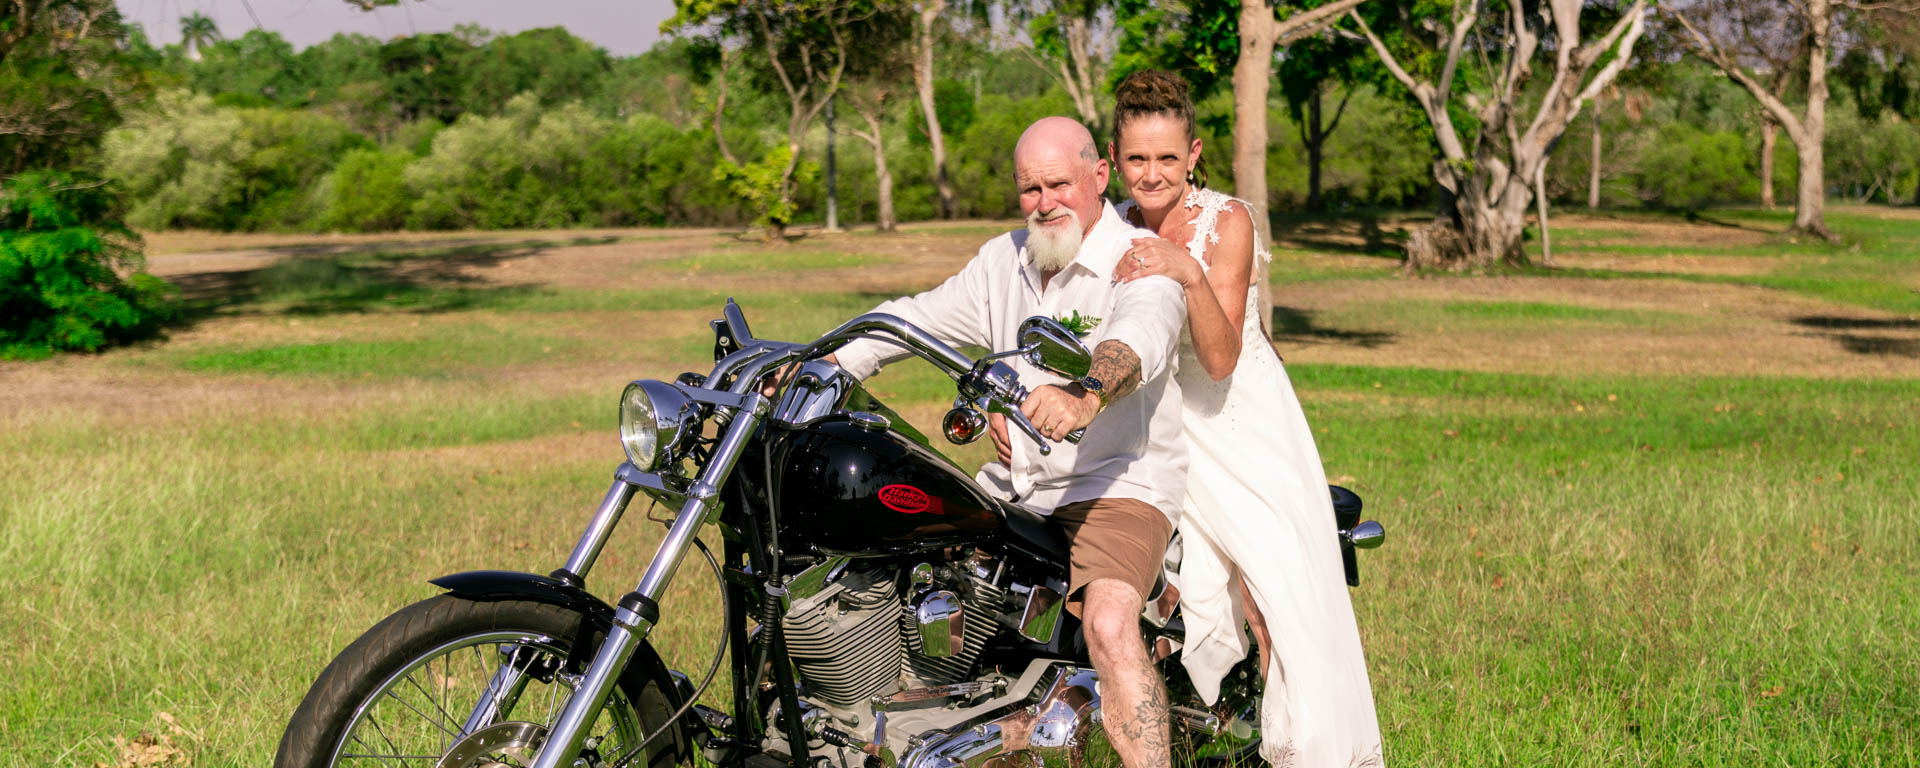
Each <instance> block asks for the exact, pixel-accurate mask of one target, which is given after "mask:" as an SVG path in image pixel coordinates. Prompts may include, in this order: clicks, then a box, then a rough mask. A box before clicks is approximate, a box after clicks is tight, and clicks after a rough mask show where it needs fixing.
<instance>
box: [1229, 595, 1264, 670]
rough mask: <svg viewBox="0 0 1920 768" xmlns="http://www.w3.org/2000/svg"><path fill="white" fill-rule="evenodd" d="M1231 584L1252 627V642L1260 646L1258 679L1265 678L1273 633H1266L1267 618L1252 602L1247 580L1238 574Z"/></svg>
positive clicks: (1258, 606) (1257, 605) (1256, 604)
mask: <svg viewBox="0 0 1920 768" xmlns="http://www.w3.org/2000/svg"><path fill="white" fill-rule="evenodd" d="M1233 584H1234V586H1235V587H1237V588H1239V590H1240V605H1242V606H1244V607H1245V609H1246V612H1247V623H1248V624H1251V625H1253V641H1254V643H1255V644H1257V645H1259V646H1260V679H1262V680H1264V679H1266V677H1267V659H1268V658H1269V657H1270V655H1271V654H1272V652H1273V650H1272V649H1273V633H1271V632H1268V631H1267V617H1266V616H1264V615H1262V614H1261V613H1260V605H1259V604H1258V603H1255V602H1254V601H1253V592H1251V591H1249V590H1248V589H1247V580H1246V579H1245V578H1242V577H1241V576H1240V574H1237V573H1236V574H1234V576H1233Z"/></svg>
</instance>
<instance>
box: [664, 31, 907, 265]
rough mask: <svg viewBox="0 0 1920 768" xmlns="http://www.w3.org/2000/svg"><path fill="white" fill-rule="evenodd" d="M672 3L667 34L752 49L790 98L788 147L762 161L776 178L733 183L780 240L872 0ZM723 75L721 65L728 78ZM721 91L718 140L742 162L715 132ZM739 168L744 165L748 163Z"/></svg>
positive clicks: (767, 76) (757, 64) (764, 72)
mask: <svg viewBox="0 0 1920 768" xmlns="http://www.w3.org/2000/svg"><path fill="white" fill-rule="evenodd" d="M674 4H675V8H676V13H675V14H674V16H673V18H671V19H668V20H667V21H666V22H665V23H663V24H661V25H660V28H661V30H662V31H667V32H674V31H684V30H690V29H711V30H713V31H712V32H711V33H710V34H711V35H712V36H713V37H715V38H716V42H718V43H719V44H720V45H721V46H722V47H723V48H726V47H728V46H729V44H730V43H731V45H732V46H733V47H736V48H739V47H745V48H748V49H751V50H752V53H751V55H748V56H747V57H746V58H747V60H748V61H750V62H751V63H752V66H753V67H754V68H756V69H757V70H759V74H760V75H761V79H762V80H763V81H764V80H772V81H774V82H775V83H777V84H778V86H779V88H780V90H781V91H782V92H784V93H785V95H786V97H787V126H786V129H787V142H786V146H785V148H784V151H783V152H777V153H776V154H777V158H778V159H777V161H776V160H775V155H769V156H768V157H765V158H762V159H761V160H762V162H764V163H769V164H770V165H776V164H777V165H778V174H777V178H776V179H774V180H772V181H771V183H772V186H773V188H772V189H771V190H766V189H764V187H765V186H766V184H767V183H769V180H768V179H767V178H766V174H764V173H760V172H757V171H756V172H751V173H746V174H743V175H742V176H741V178H742V179H747V178H751V179H752V180H753V182H754V183H752V184H750V185H749V186H747V187H741V186H739V185H738V184H737V183H736V189H743V190H744V189H751V190H753V191H752V192H751V193H750V194H749V193H747V192H744V191H743V192H742V197H743V198H748V199H751V200H753V201H755V202H756V204H758V205H759V206H760V208H761V211H762V215H761V217H760V221H761V222H762V223H764V225H765V226H766V228H767V238H768V239H770V240H771V239H775V238H779V237H781V236H782V235H783V234H784V233H785V231H786V227H787V224H788V223H789V222H790V221H791V220H792V209H793V193H794V189H795V187H796V186H797V183H796V178H795V173H796V171H798V170H799V168H800V162H801V156H800V142H801V139H802V138H803V136H804V135H805V134H806V131H807V127H808V126H810V125H812V124H813V121H814V118H816V117H818V116H819V115H820V112H821V110H824V109H826V106H827V103H828V102H830V101H832V100H833V97H834V94H835V93H837V92H838V91H839V90H840V82H841V78H842V77H843V76H844V75H845V74H846V68H847V59H848V56H849V55H850V52H851V50H850V40H849V38H848V35H849V32H850V31H851V30H852V28H853V27H854V26H855V25H856V24H857V23H859V22H862V21H865V20H866V19H868V18H870V17H871V16H872V15H873V14H874V12H875V9H874V7H873V4H872V3H870V2H866V0H675V3H674ZM735 55H738V54H735ZM725 77H726V73H725V66H724V65H723V67H722V73H721V78H722V81H723V82H724V80H725ZM724 93H725V92H724V91H722V95H721V97H720V101H719V102H718V103H716V106H715V111H714V124H715V126H716V128H715V131H714V138H715V140H716V141H718V142H719V143H720V148H721V152H722V155H723V156H724V157H726V158H728V163H729V164H732V165H736V166H739V165H740V164H739V163H738V162H737V161H735V160H734V159H733V153H732V151H731V150H730V149H728V148H727V145H726V137H725V136H724V135H722V134H721V133H720V131H719V129H718V126H719V123H720V120H721V116H720V111H721V110H722V109H724V105H725V95H724ZM741 168H742V169H743V170H745V169H746V166H741ZM722 172H725V169H722Z"/></svg>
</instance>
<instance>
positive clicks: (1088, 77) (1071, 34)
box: [1005, 0, 1140, 140]
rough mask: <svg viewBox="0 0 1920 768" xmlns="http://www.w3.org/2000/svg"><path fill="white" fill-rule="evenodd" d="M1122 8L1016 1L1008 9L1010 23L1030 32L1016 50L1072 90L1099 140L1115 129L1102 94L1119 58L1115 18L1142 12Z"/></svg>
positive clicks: (1104, 2) (1099, 1) (1097, 1)
mask: <svg viewBox="0 0 1920 768" xmlns="http://www.w3.org/2000/svg"><path fill="white" fill-rule="evenodd" d="M1119 5H1120V4H1119V3H1116V2H1114V0H1057V1H1055V0H1011V1H1010V2H1008V3H1007V4H1006V6H1005V9H1006V16H1007V19H1008V20H1009V21H1010V22H1013V23H1014V24H1017V25H1020V26H1022V27H1024V29H1025V31H1026V33H1027V37H1026V39H1025V40H1017V39H1016V40H1013V41H1012V43H1013V47H1014V48H1016V49H1017V50H1019V51H1020V52H1021V53H1023V54H1025V55H1026V56H1027V58H1028V59H1029V60H1031V61H1032V62H1033V64H1034V66H1036V67H1039V68H1040V71H1041V72H1044V73H1046V75H1047V76H1048V77H1050V78H1052V79H1053V80H1054V82H1055V83H1057V84H1058V85H1059V86H1060V88H1061V89H1062V90H1064V91H1066V93H1067V98H1068V99H1070V100H1072V102H1073V110H1074V112H1075V113H1076V114H1078V115H1079V116H1080V122H1081V123H1083V124H1085V125H1086V126H1087V129H1088V130H1090V131H1093V135H1094V136H1095V137H1096V140H1097V137H1101V136H1106V135H1108V133H1107V131H1108V130H1109V129H1111V128H1112V126H1109V125H1107V119H1108V115H1107V111H1106V110H1105V109H1103V108H1102V105H1103V104H1104V103H1105V100H1104V99H1102V98H1101V94H1102V92H1103V89H1104V86H1106V84H1107V71H1108V69H1107V65H1108V64H1109V63H1110V62H1112V60H1113V55H1114V42H1115V39H1116V34H1117V28H1116V26H1115V25H1114V23H1113V21H1114V17H1115V16H1117V15H1125V14H1126V13H1127V12H1128V11H1138V10H1140V9H1135V8H1127V9H1123V8H1119V7H1118V6H1119Z"/></svg>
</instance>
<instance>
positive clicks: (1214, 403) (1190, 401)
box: [1117, 187, 1279, 415]
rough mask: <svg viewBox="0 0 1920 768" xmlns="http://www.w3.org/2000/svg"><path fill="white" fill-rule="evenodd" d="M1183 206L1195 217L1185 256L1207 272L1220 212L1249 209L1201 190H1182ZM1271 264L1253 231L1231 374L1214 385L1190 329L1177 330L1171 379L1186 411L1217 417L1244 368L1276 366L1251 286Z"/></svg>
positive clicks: (1129, 206)
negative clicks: (1268, 361)
mask: <svg viewBox="0 0 1920 768" xmlns="http://www.w3.org/2000/svg"><path fill="white" fill-rule="evenodd" d="M1183 203H1184V205H1185V206H1186V207H1187V208H1188V209H1193V208H1199V209H1200V213H1199V216H1198V217H1197V218H1195V219H1194V222H1193V237H1192V238H1191V239H1189V240H1188V241H1187V255H1189V256H1192V257H1193V260H1194V261H1197V262H1200V269H1201V270H1202V271H1206V270H1209V269H1211V267H1212V264H1211V260H1210V259H1209V258H1208V253H1207V249H1209V248H1211V247H1212V246H1214V245H1217V244H1219V242H1220V214H1221V213H1222V212H1225V211H1227V210H1228V207H1227V205H1228V203H1240V210H1243V211H1250V210H1252V206H1249V205H1247V203H1246V202H1245V201H1243V200H1239V199H1237V198H1235V197H1233V196H1231V195H1227V194H1225V193H1223V192H1218V191H1215V190H1211V189H1206V188H1201V187H1196V188H1194V189H1193V190H1192V191H1190V192H1188V193H1187V197H1186V200H1185V201H1183ZM1135 207H1136V206H1134V204H1133V201H1131V200H1129V201H1127V202H1125V203H1123V204H1121V206H1119V207H1118V209H1117V210H1118V212H1119V213H1120V214H1121V215H1123V216H1128V215H1130V214H1132V213H1133V210H1134V208H1135ZM1272 260H1273V255H1272V253H1271V252H1269V251H1268V250H1267V248H1266V244H1264V243H1262V242H1261V241H1260V233H1259V231H1258V230H1255V231H1254V234H1253V269H1252V270H1251V275H1249V279H1250V280H1251V281H1252V282H1250V283H1249V287H1248V289H1247V298H1246V302H1247V305H1246V314H1245V315H1244V316H1243V317H1244V319H1243V320H1242V321H1241V323H1240V360H1239V362H1238V363H1236V365H1235V367H1234V375H1232V376H1228V377H1227V378H1225V379H1223V380H1220V381H1214V379H1213V377H1212V376H1210V375H1208V374H1207V371H1206V368H1205V367H1203V366H1202V365H1201V364H1200V358H1199V355H1198V353H1197V352H1196V351H1195V349H1194V347H1193V331H1192V329H1191V327H1188V328H1182V329H1181V330H1180V359H1179V363H1178V367H1177V369H1176V370H1175V373H1174V376H1175V377H1176V378H1177V379H1178V380H1179V382H1180V392H1181V396H1182V397H1183V398H1185V400H1186V404H1187V410H1188V411H1190V412H1197V413H1200V414H1204V415H1216V414H1221V413H1222V412H1223V411H1225V410H1226V409H1227V406H1228V403H1227V392H1228V390H1229V388H1230V385H1231V384H1232V383H1233V381H1234V380H1235V379H1243V378H1246V377H1244V376H1243V375H1242V369H1244V368H1247V367H1249V366H1253V367H1262V366H1263V365H1264V361H1265V360H1266V359H1268V358H1271V359H1272V363H1273V365H1274V366H1275V367H1277V366H1278V364H1279V359H1278V358H1277V357H1275V355H1274V352H1273V347H1272V346H1270V345H1269V343H1268V341H1267V338H1266V332H1265V331H1264V330H1262V327H1261V325H1260V293H1259V291H1257V290H1254V288H1253V287H1252V286H1254V285H1258V281H1259V280H1260V279H1261V278H1262V277H1263V276H1265V275H1266V273H1267V263H1268V262H1269V261H1272Z"/></svg>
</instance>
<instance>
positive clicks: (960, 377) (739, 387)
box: [710, 300, 1086, 456]
mask: <svg viewBox="0 0 1920 768" xmlns="http://www.w3.org/2000/svg"><path fill="white" fill-rule="evenodd" d="M725 312H726V315H725V316H726V322H727V326H728V328H729V332H730V333H732V334H733V338H734V340H735V342H736V343H738V344H739V345H740V347H741V348H740V350H739V351H737V352H734V353H733V354H730V355H728V356H727V357H726V358H725V359H723V360H721V361H720V363H719V364H718V365H716V366H715V367H714V371H713V375H712V376H711V378H710V380H713V381H718V380H720V379H721V378H723V377H725V376H727V375H733V374H737V378H736V380H735V381H734V383H733V386H732V387H731V389H732V390H733V391H735V392H736V393H740V394H744V393H746V392H747V391H749V390H750V388H751V387H753V386H754V385H755V384H756V383H758V382H759V381H760V380H761V379H762V378H763V377H764V376H766V375H767V373H769V372H771V371H775V370H778V369H779V368H780V367H781V366H784V365H786V364H788V363H792V362H797V361H801V360H809V359H813V358H816V357H820V356H822V355H827V354H831V353H833V352H834V351H835V350H837V349H840V348H841V347H844V346H846V345H847V344H849V343H851V342H853V341H855V340H857V339H859V338H861V337H863V336H866V335H868V334H871V333H875V332H878V333H883V334H885V335H887V336H890V337H892V339H893V340H896V341H898V342H899V343H900V345H901V346H902V347H904V348H905V349H906V350H907V351H908V352H910V353H912V354H913V355H914V356H915V357H919V358H921V359H923V360H926V361H927V362H930V363H933V364H934V366H935V367H937V368H939V369H940V370H941V371H942V372H944V373H946V374H947V376H948V378H951V379H953V380H954V382H955V384H956V385H958V386H959V387H960V396H961V398H962V399H963V400H965V401H968V402H972V403H974V407H976V408H979V409H981V410H984V411H987V412H989V413H998V414H1000V415H1002V416H1005V417H1006V418H1007V421H1009V422H1011V423H1013V425H1014V426H1016V427H1018V428H1019V429H1020V431H1021V432H1022V433H1024V434H1026V436H1027V437H1028V438H1030V439H1032V440H1033V442H1034V443H1035V444H1036V445H1038V446H1039V447H1040V455H1042V456H1046V455H1050V454H1052V453H1053V447H1052V446H1051V445H1049V444H1048V443H1049V442H1050V441H1048V440H1047V437H1046V436H1045V435H1043V434H1041V433H1040V430H1039V428H1037V427H1035V426H1034V425H1033V422H1032V421H1030V420H1029V419H1027V416H1026V414H1024V413H1022V412H1021V411H1020V407H1021V406H1022V405H1024V404H1025V403H1026V401H1027V395H1028V394H1029V392H1028V390H1027V388H1026V387H1023V386H1021V385H1020V375H1019V373H1017V372H1015V371H1014V370H1013V367H1012V366H1010V365H1007V364H1006V363H1004V362H1001V361H1000V360H999V359H998V358H1001V357H1006V356H1008V355H1009V354H1012V353H1001V354H996V355H989V356H987V357H983V358H981V359H980V360H977V361H976V360H973V359H972V358H969V357H967V356H966V355H964V354H961V353H960V351H959V350H956V349H954V348H953V347H950V346H948V345H947V343H946V342H943V341H941V340H939V339H937V338H934V337H933V335H932V334H929V333H927V332H926V331H923V330H921V329H920V328H919V326H916V325H914V324H912V323H910V322H907V321H906V320H905V319H902V318H900V317H898V316H896V315H890V314H887V313H885V312H869V313H867V314H864V315H861V316H859V317H856V318H853V319H852V320H848V321H846V322H845V323H841V324H840V327H838V328H835V329H833V330H831V331H828V332H826V333H825V334H823V335H821V336H820V338H819V339H816V340H815V341H814V342H813V343H811V344H792V343H786V342H776V341H762V340H759V339H754V338H753V337H752V336H751V335H750V332H749V331H748V329H747V322H746V316H745V315H744V313H742V312H741V311H740V307H739V306H738V305H736V304H734V303H733V301H731V300H729V301H728V302H727V306H726V310H725ZM1085 433H1086V430H1085V429H1076V430H1074V431H1073V432H1072V433H1070V434H1068V435H1067V437H1066V440H1067V442H1069V443H1075V444H1077V443H1079V442H1080V438H1081V437H1083V436H1084V435H1085Z"/></svg>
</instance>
